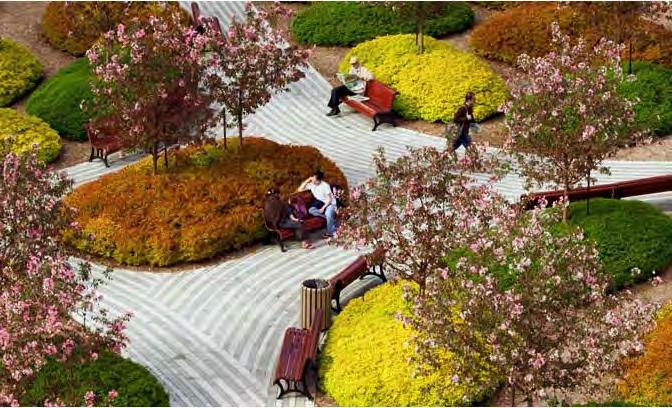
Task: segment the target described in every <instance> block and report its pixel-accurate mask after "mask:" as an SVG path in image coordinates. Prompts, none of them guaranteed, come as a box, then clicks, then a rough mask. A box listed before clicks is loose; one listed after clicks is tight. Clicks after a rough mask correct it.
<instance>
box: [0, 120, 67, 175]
mask: <svg viewBox="0 0 672 408" xmlns="http://www.w3.org/2000/svg"><path fill="white" fill-rule="evenodd" d="M33 144H38V145H39V151H38V157H39V158H40V160H42V161H43V162H45V163H51V162H52V161H54V160H56V158H57V157H58V155H59V153H60V152H61V148H62V147H63V144H62V143H61V138H60V137H59V136H58V133H56V131H55V130H54V129H52V128H50V127H49V125H48V124H46V123H44V122H43V121H42V119H40V118H38V117H35V116H30V115H22V114H20V113H19V112H17V111H16V110H14V109H11V108H0V154H6V153H8V152H7V151H5V150H7V149H8V150H9V151H11V152H12V153H16V154H22V153H26V152H30V151H32V150H33Z"/></svg>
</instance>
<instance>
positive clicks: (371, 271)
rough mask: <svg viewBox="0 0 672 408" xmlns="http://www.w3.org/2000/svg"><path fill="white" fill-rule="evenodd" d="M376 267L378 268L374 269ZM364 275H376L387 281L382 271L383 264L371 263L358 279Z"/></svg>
mask: <svg viewBox="0 0 672 408" xmlns="http://www.w3.org/2000/svg"><path fill="white" fill-rule="evenodd" d="M376 269H378V270H377V271H376ZM365 276H376V277H378V278H380V280H382V281H383V282H387V278H386V277H385V272H384V271H383V265H373V266H371V267H369V268H368V269H367V270H366V272H364V273H363V274H362V276H360V277H359V279H364V277H365Z"/></svg>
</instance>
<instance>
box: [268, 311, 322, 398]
mask: <svg viewBox="0 0 672 408" xmlns="http://www.w3.org/2000/svg"><path fill="white" fill-rule="evenodd" d="M322 316H323V312H322V309H317V310H316V311H315V316H314V318H313V323H312V324H311V326H310V330H306V329H297V328H295V327H291V328H289V329H287V330H286V331H285V337H284V339H283V340H282V348H281V349H280V357H279V358H278V365H277V367H276V369H275V380H274V381H273V384H274V385H277V386H278V388H280V394H278V399H281V398H282V397H283V396H284V395H285V394H287V393H290V392H298V393H301V394H303V395H305V396H306V397H308V399H310V400H312V399H313V395H312V394H311V393H310V390H309V389H308V375H309V374H310V372H312V373H313V374H314V379H315V384H317V360H316V357H317V346H318V342H319V340H320V327H321V326H322Z"/></svg>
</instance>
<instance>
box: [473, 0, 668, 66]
mask: <svg viewBox="0 0 672 408" xmlns="http://www.w3.org/2000/svg"><path fill="white" fill-rule="evenodd" d="M591 17H592V16H591V15H588V13H586V12H583V11H579V10H577V9H576V8H573V7H572V6H571V5H570V6H563V7H558V6H557V4H555V3H533V4H529V5H524V6H519V7H514V8H512V9H509V10H507V11H505V12H502V13H499V14H496V15H494V16H492V17H491V18H489V19H487V20H486V21H484V22H483V24H479V25H478V26H477V27H476V28H475V29H474V31H473V32H472V34H471V38H470V43H471V46H472V48H473V49H474V50H475V51H476V52H477V53H479V54H481V55H483V56H485V57H488V58H492V59H495V60H499V61H504V62H509V63H515V61H516V58H517V57H518V55H520V54H523V53H527V54H529V55H531V56H533V57H538V56H542V55H546V54H547V53H548V52H550V51H551V48H552V47H553V43H552V37H551V23H552V22H553V21H557V22H558V24H559V25H560V28H561V30H562V31H563V33H565V34H569V35H571V36H573V37H578V36H583V37H584V38H585V39H586V42H587V43H588V44H595V43H597V42H598V41H599V39H600V38H602V37H603V36H604V35H605V34H604V33H605V32H609V31H611V29H613V27H610V26H607V25H609V24H613V21H606V22H605V21H597V22H593V21H592V18H591ZM634 37H635V38H634V41H633V60H644V61H649V62H654V63H658V64H662V65H666V66H669V67H672V31H670V30H667V29H665V28H664V27H663V26H660V25H657V24H654V23H652V22H649V21H646V20H641V21H640V22H639V27H637V29H636V32H635V36H634ZM623 56H624V57H626V56H627V51H624V54H623Z"/></svg>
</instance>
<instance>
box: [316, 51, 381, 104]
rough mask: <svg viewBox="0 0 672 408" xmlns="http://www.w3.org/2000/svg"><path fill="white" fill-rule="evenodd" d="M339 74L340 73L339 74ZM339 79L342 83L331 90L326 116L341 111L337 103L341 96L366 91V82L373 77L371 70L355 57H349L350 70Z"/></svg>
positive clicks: (360, 93)
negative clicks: (328, 109)
mask: <svg viewBox="0 0 672 408" xmlns="http://www.w3.org/2000/svg"><path fill="white" fill-rule="evenodd" d="M339 75H340V74H339ZM339 79H341V82H343V85H340V86H337V87H336V88H334V89H332V90H331V98H329V103H328V104H327V106H328V107H330V108H331V111H329V113H327V116H334V115H338V114H339V113H341V110H340V109H339V108H338V105H340V104H341V98H342V97H344V96H352V95H363V94H364V92H366V83H367V82H368V81H371V80H372V79H373V74H372V73H371V71H369V70H368V69H366V67H365V66H363V65H362V64H360V63H359V60H358V59H357V57H352V58H350V72H348V75H347V76H344V77H343V78H339Z"/></svg>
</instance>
